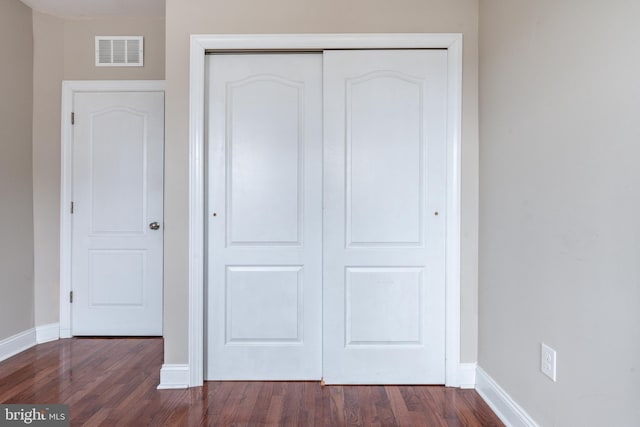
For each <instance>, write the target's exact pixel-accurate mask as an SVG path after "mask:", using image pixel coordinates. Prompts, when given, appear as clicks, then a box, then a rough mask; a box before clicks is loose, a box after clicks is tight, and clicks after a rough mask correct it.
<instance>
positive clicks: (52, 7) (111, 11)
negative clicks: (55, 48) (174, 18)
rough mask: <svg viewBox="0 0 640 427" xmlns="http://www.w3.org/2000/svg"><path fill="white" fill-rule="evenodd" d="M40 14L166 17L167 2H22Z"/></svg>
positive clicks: (67, 16)
mask: <svg viewBox="0 0 640 427" xmlns="http://www.w3.org/2000/svg"><path fill="white" fill-rule="evenodd" d="M22 2H23V3H24V4H26V5H27V6H29V7H30V8H32V9H34V10H37V11H39V12H44V13H47V14H49V15H54V16H59V17H63V18H103V17H140V16H146V17H152V16H153V17H156V16H164V5H165V0H22Z"/></svg>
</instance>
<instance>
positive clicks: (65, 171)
mask: <svg viewBox="0 0 640 427" xmlns="http://www.w3.org/2000/svg"><path fill="white" fill-rule="evenodd" d="M164 87H165V82H164V80H66V81H63V82H62V116H61V120H62V126H61V129H62V136H61V142H62V150H61V159H60V161H61V188H60V338H69V337H71V304H70V303H69V292H70V291H71V212H70V206H71V194H72V192H71V190H72V171H73V127H72V125H71V113H72V112H73V95H74V94H75V93H81V92H164Z"/></svg>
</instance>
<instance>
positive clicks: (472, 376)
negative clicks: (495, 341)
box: [458, 363, 478, 389]
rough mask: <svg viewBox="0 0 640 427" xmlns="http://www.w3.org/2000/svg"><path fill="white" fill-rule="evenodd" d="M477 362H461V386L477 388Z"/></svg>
mask: <svg viewBox="0 0 640 427" xmlns="http://www.w3.org/2000/svg"><path fill="white" fill-rule="evenodd" d="M477 367H478V364H477V363H460V365H459V366H458V384H460V388H470V389H473V388H476V369H477Z"/></svg>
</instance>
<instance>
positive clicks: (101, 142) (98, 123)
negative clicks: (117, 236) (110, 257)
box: [86, 107, 149, 234]
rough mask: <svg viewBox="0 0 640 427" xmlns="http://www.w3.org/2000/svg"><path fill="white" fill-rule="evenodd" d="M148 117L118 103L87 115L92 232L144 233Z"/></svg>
mask: <svg viewBox="0 0 640 427" xmlns="http://www.w3.org/2000/svg"><path fill="white" fill-rule="evenodd" d="M148 119H149V117H148V115H147V114H146V113H144V112H138V111H133V110H130V109H127V108H118V107H116V108H110V109H107V110H104V111H99V112H96V113H93V114H90V115H89V117H88V120H89V126H90V128H91V130H90V132H91V138H90V139H89V140H88V141H86V144H88V145H89V147H88V150H89V153H90V156H91V158H90V162H91V164H90V168H91V176H90V178H89V179H90V189H89V191H90V193H91V196H90V197H91V233H92V234H101V233H122V234H142V233H144V227H145V223H144V222H145V220H146V205H147V200H146V199H147V192H146V187H147V182H146V174H147V159H146V153H147V150H148V143H149V141H148V139H147V135H146V134H145V130H146V129H145V128H146V123H147V121H148ZM105 129H109V130H110V131H109V132H105V131H104V130H105Z"/></svg>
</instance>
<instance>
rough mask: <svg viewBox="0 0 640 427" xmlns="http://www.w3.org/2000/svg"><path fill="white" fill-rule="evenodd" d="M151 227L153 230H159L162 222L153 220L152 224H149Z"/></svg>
mask: <svg viewBox="0 0 640 427" xmlns="http://www.w3.org/2000/svg"><path fill="white" fill-rule="evenodd" d="M149 228H150V229H152V230H157V229H159V228H160V223H158V222H152V223H151V224H149Z"/></svg>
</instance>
